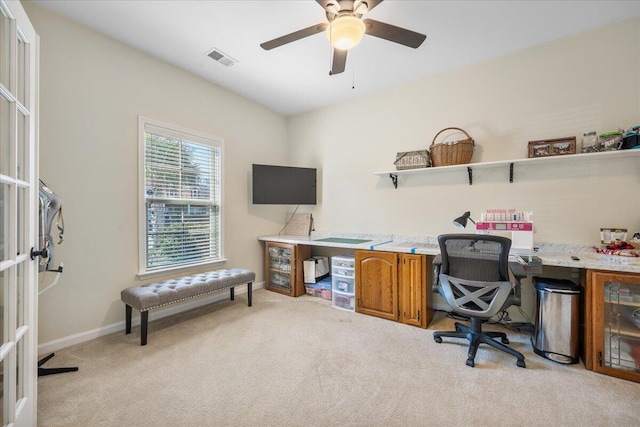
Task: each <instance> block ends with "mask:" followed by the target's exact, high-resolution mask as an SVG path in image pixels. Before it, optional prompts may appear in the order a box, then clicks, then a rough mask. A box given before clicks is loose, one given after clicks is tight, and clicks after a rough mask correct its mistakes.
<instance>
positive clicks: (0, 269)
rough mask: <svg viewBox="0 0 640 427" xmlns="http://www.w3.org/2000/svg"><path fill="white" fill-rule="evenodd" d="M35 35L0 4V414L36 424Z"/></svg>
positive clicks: (8, 4)
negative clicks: (33, 258)
mask: <svg viewBox="0 0 640 427" xmlns="http://www.w3.org/2000/svg"><path fill="white" fill-rule="evenodd" d="M38 45H39V41H38V36H37V34H36V32H35V30H34V28H33V26H32V25H31V23H30V22H29V19H28V17H27V15H26V13H25V11H24V9H23V8H22V6H21V4H20V2H19V1H16V0H0V322H1V325H0V382H1V384H0V393H1V394H2V397H1V399H0V416H1V421H2V425H16V426H31V425H35V424H36V421H37V420H36V408H37V405H36V381H37V361H36V360H37V331H36V326H37V308H38V301H37V288H36V283H37V280H36V276H37V264H36V261H32V260H31V257H30V248H31V247H33V246H36V239H37V233H38V232H37V230H38V228H37V227H38V212H37V210H36V204H35V203H36V200H37V197H38V185H37V182H38V181H37V178H38V176H37V175H38V174H37V137H38V135H37V129H38V122H37V114H36V113H37V99H38V97H37V95H38V94H37V89H38V81H37V78H38Z"/></svg>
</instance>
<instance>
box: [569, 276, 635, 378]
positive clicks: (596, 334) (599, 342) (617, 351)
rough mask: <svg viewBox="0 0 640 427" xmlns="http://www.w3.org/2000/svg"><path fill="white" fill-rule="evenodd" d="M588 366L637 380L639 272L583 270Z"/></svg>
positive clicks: (585, 342)
mask: <svg viewBox="0 0 640 427" xmlns="http://www.w3.org/2000/svg"><path fill="white" fill-rule="evenodd" d="M581 282H582V283H583V286H584V289H585V313H584V314H585V317H584V319H585V322H584V328H585V333H584V354H583V357H584V361H585V366H586V367H587V369H590V370H593V371H596V372H600V373H603V374H606V375H611V376H615V377H619V378H624V379H627V380H632V381H637V382H640V274H634V273H615V272H610V271H599V270H586V271H585V272H584V273H583V277H582V280H581Z"/></svg>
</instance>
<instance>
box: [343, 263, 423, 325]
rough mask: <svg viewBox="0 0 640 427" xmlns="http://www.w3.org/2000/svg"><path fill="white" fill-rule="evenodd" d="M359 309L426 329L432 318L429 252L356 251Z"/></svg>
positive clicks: (358, 310)
mask: <svg viewBox="0 0 640 427" xmlns="http://www.w3.org/2000/svg"><path fill="white" fill-rule="evenodd" d="M355 255H356V311H357V312H358V313H363V314H368V315H371V316H376V317H381V318H383V319H388V320H395V321H399V322H402V323H406V324H408V325H413V326H418V327H421V328H426V327H427V325H428V324H429V322H430V321H431V314H432V312H431V301H430V299H431V298H430V297H431V293H430V292H427V277H428V276H429V275H430V270H429V269H427V257H426V255H416V254H399V253H395V252H382V251H355Z"/></svg>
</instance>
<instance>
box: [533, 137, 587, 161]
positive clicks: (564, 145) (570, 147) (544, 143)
mask: <svg viewBox="0 0 640 427" xmlns="http://www.w3.org/2000/svg"><path fill="white" fill-rule="evenodd" d="M565 154H576V137H575V136H568V137H566V138H556V139H544V140H540V141H529V152H528V155H527V157H529V158H532V157H547V156H562V155H565Z"/></svg>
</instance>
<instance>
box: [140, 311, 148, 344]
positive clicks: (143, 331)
mask: <svg viewBox="0 0 640 427" xmlns="http://www.w3.org/2000/svg"><path fill="white" fill-rule="evenodd" d="M148 324H149V312H148V311H142V312H140V345H147V326H148Z"/></svg>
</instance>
